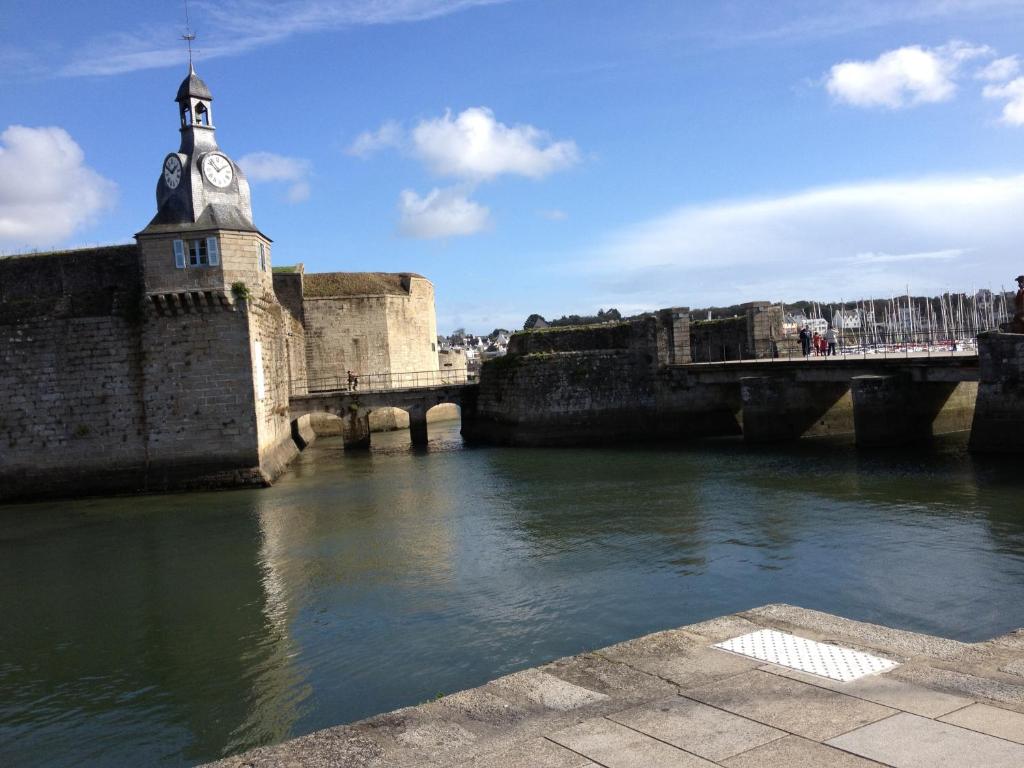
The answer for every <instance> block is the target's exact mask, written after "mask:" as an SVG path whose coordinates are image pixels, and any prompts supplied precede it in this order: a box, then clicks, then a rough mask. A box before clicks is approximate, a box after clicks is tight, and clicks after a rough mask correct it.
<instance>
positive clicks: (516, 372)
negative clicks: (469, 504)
mask: <svg viewBox="0 0 1024 768" xmlns="http://www.w3.org/2000/svg"><path fill="white" fill-rule="evenodd" d="M686 317H687V313H686V310H685V309H675V310H663V311H661V312H658V313H654V314H651V315H646V316H644V317H641V318H637V319H634V320H630V321H625V322H621V323H610V324H602V325H596V326H586V327H569V328H555V329H543V330H537V331H530V332H523V333H517V334H515V335H513V337H512V340H511V341H510V344H509V354H508V355H506V356H505V357H500V358H496V359H494V360H490V361H488V362H486V363H485V364H484V365H483V368H482V371H481V375H480V386H479V389H478V390H477V391H476V393H475V395H474V394H473V393H470V394H468V395H467V397H466V399H465V400H464V403H463V411H462V424H463V426H462V431H463V435H464V437H465V438H466V439H467V440H470V441H486V442H497V443H507V444H517V445H559V444H580V443H587V444H589V443H593V442H618V441H621V440H633V439H651V438H659V437H676V436H681V435H685V434H706V433H707V430H708V429H709V425H714V426H713V427H712V429H713V433H716V434H717V433H732V432H734V431H735V430H736V428H737V427H736V421H735V413H736V411H738V410H739V406H738V399H739V393H738V387H736V388H735V389H736V392H735V393H731V394H730V393H727V392H725V390H721V391H717V390H712V389H709V388H701V387H694V386H690V384H689V382H688V381H687V379H686V377H685V375H681V374H680V375H676V374H675V373H673V371H675V370H678V369H675V368H674V367H673V366H674V365H675V364H677V363H681V362H689V361H688V360H687V359H679V358H686V357H687V356H688V354H689V348H688V344H687V343H686V341H687V340H688V337H689V328H688V327H687V322H686ZM715 397H720V398H721V399H720V401H715V402H712V400H713V399H714V398H715Z"/></svg>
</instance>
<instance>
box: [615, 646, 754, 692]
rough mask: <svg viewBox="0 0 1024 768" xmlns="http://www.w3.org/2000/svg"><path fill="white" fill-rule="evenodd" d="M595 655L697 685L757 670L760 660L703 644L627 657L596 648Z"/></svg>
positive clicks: (681, 683) (676, 682) (673, 680)
mask: <svg viewBox="0 0 1024 768" xmlns="http://www.w3.org/2000/svg"><path fill="white" fill-rule="evenodd" d="M599 654H600V655H601V656H605V657H606V658H610V659H612V660H614V661H617V662H619V663H623V664H629V665H630V666H633V667H635V668H636V669H639V670H642V671H643V672H646V673H648V674H651V675H655V676H657V677H660V678H662V679H664V680H668V681H669V682H672V683H674V684H676V685H680V686H693V685H701V684H702V683H706V682H711V681H712V680H721V679H723V678H726V677H732V676H733V675H738V674H740V673H741V672H746V671H747V670H751V669H757V667H758V666H759V665H760V664H761V663H762V662H760V661H757V660H756V659H745V658H743V657H742V656H738V655H736V654H735V653H728V652H727V651H723V650H720V649H718V648H708V647H707V646H691V647H688V648H683V649H679V650H677V651H676V652H675V653H665V654H662V655H653V654H652V655H645V656H632V657H630V656H626V655H624V654H617V655H612V654H606V653H605V651H600V652H599Z"/></svg>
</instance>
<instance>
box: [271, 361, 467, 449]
mask: <svg viewBox="0 0 1024 768" xmlns="http://www.w3.org/2000/svg"><path fill="white" fill-rule="evenodd" d="M475 387H476V384H475V383H473V382H470V381H469V380H468V378H467V376H466V371H465V370H455V371H445V370H440V371H413V372H408V373H380V374H370V375H362V376H354V377H351V378H350V377H349V376H348V375H347V374H346V375H344V376H340V375H339V376H331V377H324V378H320V379H315V380H302V381H301V382H294V383H293V389H292V392H293V394H292V395H291V397H290V398H289V401H288V408H289V411H290V415H291V420H292V432H293V435H294V436H295V439H296V442H298V443H299V445H305V444H308V443H310V442H312V439H313V435H312V429H311V427H310V420H309V417H310V416H312V415H314V414H317V413H326V414H330V415H332V416H337V417H339V418H340V419H341V421H342V425H343V428H342V434H343V440H344V443H345V447H346V448H359V447H368V446H369V444H370V423H369V420H370V414H371V413H372V412H373V411H375V410H379V409H381V408H398V409H400V410H403V411H405V412H406V413H408V414H409V435H410V437H411V438H412V444H413V445H415V446H418V447H422V446H425V445H426V444H427V439H428V433H427V411H429V410H430V409H431V408H433V407H434V406H436V405H441V404H442V403H452V404H454V405H457V406H459V407H460V408H461V407H462V403H463V396H464V394H465V393H466V391H467V390H468V389H473V388H475Z"/></svg>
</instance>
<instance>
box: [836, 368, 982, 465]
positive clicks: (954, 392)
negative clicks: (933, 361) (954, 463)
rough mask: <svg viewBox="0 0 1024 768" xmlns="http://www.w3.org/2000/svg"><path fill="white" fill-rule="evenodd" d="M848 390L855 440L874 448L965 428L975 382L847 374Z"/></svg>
mask: <svg viewBox="0 0 1024 768" xmlns="http://www.w3.org/2000/svg"><path fill="white" fill-rule="evenodd" d="M850 391H851V394H852V396H853V420H854V428H855V432H856V441H857V445H858V446H862V447H865V448H879V447H885V446H896V445H905V444H907V443H913V442H920V441H924V440H929V439H931V438H932V437H933V436H934V435H938V434H943V433H948V432H959V431H963V430H967V429H970V426H971V414H972V412H973V410H974V398H975V396H976V394H977V385H976V384H975V383H974V382H968V381H961V382H955V381H923V382H922V381H913V380H912V379H911V378H910V376H907V375H888V376H874V375H868V376H855V377H853V379H852V381H851V384H850Z"/></svg>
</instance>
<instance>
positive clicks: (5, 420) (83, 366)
mask: <svg viewBox="0 0 1024 768" xmlns="http://www.w3.org/2000/svg"><path fill="white" fill-rule="evenodd" d="M229 240H230V238H229ZM152 244H153V241H148V242H147V246H148V245H152ZM165 287H166V286H165ZM211 293H212V291H211ZM202 295H205V293H204V294H202ZM150 298H151V297H149V296H147V295H146V294H145V292H144V286H143V273H142V270H141V265H140V248H139V247H137V246H135V245H127V246H116V247H110V248H97V249H88V250H83V251H73V252H65V253H55V254H41V255H32V256H20V257H11V258H6V259H0V363H2V365H0V445H2V446H3V450H2V451H0V499H10V498H17V497H37V496H46V495H62V494H69V493H75V494H80V493H89V492H102V491H110V490H164V489H178V488H193V487H216V486H226V485H244V484H259V485H262V484H266V483H268V482H270V481H271V480H272V479H273V478H274V477H276V476H277V474H279V473H280V472H281V471H282V470H283V468H284V466H285V464H286V463H287V462H288V461H289V460H290V459H291V457H292V456H294V453H295V450H296V448H295V444H294V442H293V441H292V440H291V425H290V423H289V419H288V397H289V382H290V380H291V378H292V375H293V374H299V375H301V373H302V371H303V370H304V341H303V339H302V327H301V325H300V324H298V321H296V320H295V319H294V318H292V317H291V315H290V314H289V313H288V312H286V311H285V310H284V309H283V308H282V307H281V306H280V305H279V304H278V303H277V302H276V300H275V299H274V297H273V294H269V295H268V294H259V293H258V294H256V295H253V296H252V297H251V298H250V299H249V300H238V301H232V300H230V297H223V296H221V297H220V300H214V301H210V300H207V299H199V300H194V301H193V300H188V301H184V300H183V301H181V302H159V301H152V300H150ZM296 350H297V352H298V354H296V355H293V354H292V352H293V351H296ZM261 385H262V386H261Z"/></svg>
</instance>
